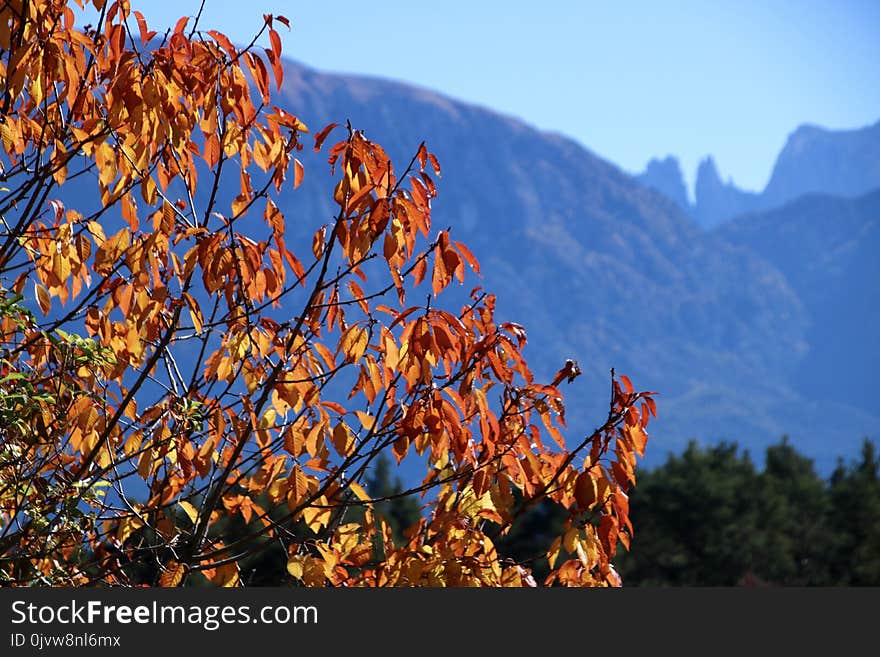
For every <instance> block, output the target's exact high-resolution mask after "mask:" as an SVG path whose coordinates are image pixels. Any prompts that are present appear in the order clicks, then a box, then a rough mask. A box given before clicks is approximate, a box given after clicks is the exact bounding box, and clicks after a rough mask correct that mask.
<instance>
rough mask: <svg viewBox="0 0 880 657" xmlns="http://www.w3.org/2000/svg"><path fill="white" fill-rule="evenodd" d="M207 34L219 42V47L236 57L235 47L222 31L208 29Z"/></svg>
mask: <svg viewBox="0 0 880 657" xmlns="http://www.w3.org/2000/svg"><path fill="white" fill-rule="evenodd" d="M208 34H210V35H211V36H212V37H214V40H215V41H216V42H217V43H219V44H220V47H221V48H223V50H225V51H226V52H227V54H228V55H229V56H230V57H232V58H233V59H235V58H236V57H238V51H237V50H236V49H235V46H233V45H232V42H231V41H230V40H229V39H228V38H227V37H226V35H225V34H223V33H222V32H218V31H217V30H208Z"/></svg>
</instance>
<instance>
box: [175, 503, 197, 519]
mask: <svg viewBox="0 0 880 657" xmlns="http://www.w3.org/2000/svg"><path fill="white" fill-rule="evenodd" d="M178 504H179V505H180V508H181V509H183V511H184V513H186V515H187V517H189V519H190V520H192V522H193V524H195V523H196V521H198V519H199V512H198V511H196V508H195V507H194V506H193V505H192V504H190V503H189V502H187V501H186V500H180V501H179V502H178Z"/></svg>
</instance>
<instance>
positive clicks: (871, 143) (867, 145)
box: [761, 121, 880, 208]
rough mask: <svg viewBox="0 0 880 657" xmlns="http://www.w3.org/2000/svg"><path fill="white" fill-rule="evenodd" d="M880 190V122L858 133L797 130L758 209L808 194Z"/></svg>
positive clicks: (850, 194)
mask: <svg viewBox="0 0 880 657" xmlns="http://www.w3.org/2000/svg"><path fill="white" fill-rule="evenodd" d="M878 188H880V121H878V122H877V123H875V124H874V125H871V126H867V127H865V128H861V129H858V130H826V129H825V128H820V127H818V126H814V125H802V126H800V127H799V128H798V129H797V130H795V131H794V132H793V133H792V134H791V135H789V137H788V140H787V141H786V143H785V147H784V148H783V149H782V152H781V153H780V154H779V157H778V158H777V159H776V164H775V166H774V167H773V173H772V175H771V176H770V182H768V183H767V187H766V188H765V189H764V193H763V194H762V195H761V196H762V206H763V207H765V208H770V207H775V206H777V205H781V204H782V203H784V202H786V201H789V200H792V199H795V198H797V197H798V196H801V195H803V194H809V193H821V194H830V195H833V196H844V197H855V196H859V195H861V194H864V193H866V192H869V191H871V190H873V189H878Z"/></svg>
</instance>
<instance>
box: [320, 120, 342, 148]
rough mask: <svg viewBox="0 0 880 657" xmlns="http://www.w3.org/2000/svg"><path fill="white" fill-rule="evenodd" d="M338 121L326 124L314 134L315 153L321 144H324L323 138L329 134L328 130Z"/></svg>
mask: <svg viewBox="0 0 880 657" xmlns="http://www.w3.org/2000/svg"><path fill="white" fill-rule="evenodd" d="M338 125H339V124H338V123H331V124H330V125H328V126H325V127H324V128H323V129H322V130H321V131H320V132H319V133H318V134H316V135H315V152H316V153H317V152H318V151H319V150H321V146H323V145H324V140H325V139H327V135H329V134H330V131H331V130H333V128H335V127H336V126H338Z"/></svg>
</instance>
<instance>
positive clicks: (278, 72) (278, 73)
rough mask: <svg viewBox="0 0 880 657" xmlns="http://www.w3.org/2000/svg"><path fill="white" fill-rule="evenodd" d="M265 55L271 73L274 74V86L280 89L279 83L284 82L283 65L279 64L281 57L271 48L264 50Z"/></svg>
mask: <svg viewBox="0 0 880 657" xmlns="http://www.w3.org/2000/svg"><path fill="white" fill-rule="evenodd" d="M265 52H266V57H268V58H269V64H270V65H271V66H272V75H274V76H275V87H276V89H278V90H279V91H280V90H281V83H282V82H284V67H283V66H281V58H280V57H279V56H278V55H276V54H275V53H274V52H272V51H271V50H266V51H265Z"/></svg>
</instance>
